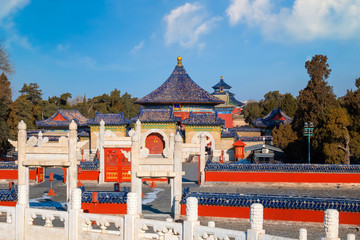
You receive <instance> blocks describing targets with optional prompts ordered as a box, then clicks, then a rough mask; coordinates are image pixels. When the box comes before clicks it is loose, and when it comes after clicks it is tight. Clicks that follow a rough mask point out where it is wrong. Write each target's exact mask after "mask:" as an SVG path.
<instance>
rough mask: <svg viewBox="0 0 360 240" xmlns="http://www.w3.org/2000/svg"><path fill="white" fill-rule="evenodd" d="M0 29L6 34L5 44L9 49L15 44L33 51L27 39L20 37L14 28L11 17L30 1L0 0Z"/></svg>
mask: <svg viewBox="0 0 360 240" xmlns="http://www.w3.org/2000/svg"><path fill="white" fill-rule="evenodd" d="M0 1H1V6H0V28H2V29H4V31H5V33H6V39H5V43H6V45H7V47H8V48H11V45H12V43H16V44H18V45H20V46H22V47H23V48H25V49H28V50H30V51H33V50H34V47H33V46H32V45H31V43H30V42H29V40H28V38H27V37H24V36H21V35H20V34H19V33H18V32H17V31H16V28H15V24H14V22H13V19H12V15H13V14H14V13H16V12H17V11H19V10H21V9H22V8H24V7H25V6H26V5H28V4H29V3H30V0H0Z"/></svg>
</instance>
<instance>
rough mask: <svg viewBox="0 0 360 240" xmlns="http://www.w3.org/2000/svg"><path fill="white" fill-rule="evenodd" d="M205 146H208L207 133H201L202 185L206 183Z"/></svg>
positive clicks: (200, 170)
mask: <svg viewBox="0 0 360 240" xmlns="http://www.w3.org/2000/svg"><path fill="white" fill-rule="evenodd" d="M205 146H206V135H205V133H201V135H200V169H199V172H200V185H204V183H205V165H206V159H205Z"/></svg>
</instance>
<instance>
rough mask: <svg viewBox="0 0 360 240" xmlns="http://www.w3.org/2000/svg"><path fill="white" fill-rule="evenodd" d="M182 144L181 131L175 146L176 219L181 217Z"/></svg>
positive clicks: (174, 200)
mask: <svg viewBox="0 0 360 240" xmlns="http://www.w3.org/2000/svg"><path fill="white" fill-rule="evenodd" d="M182 144H183V139H182V137H181V136H180V134H179V133H177V134H176V136H175V146H174V171H175V178H174V186H173V190H172V191H173V192H174V196H173V199H172V200H173V206H174V207H173V208H172V209H174V215H173V217H174V218H175V219H178V218H179V217H180V211H181V209H180V201H181V195H182Z"/></svg>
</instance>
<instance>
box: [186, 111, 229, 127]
mask: <svg viewBox="0 0 360 240" xmlns="http://www.w3.org/2000/svg"><path fill="white" fill-rule="evenodd" d="M182 123H183V124H184V125H218V126H223V125H224V123H225V121H224V120H223V119H221V118H219V117H218V115H217V113H214V112H208V113H194V112H190V115H189V118H187V119H185V120H184V121H182Z"/></svg>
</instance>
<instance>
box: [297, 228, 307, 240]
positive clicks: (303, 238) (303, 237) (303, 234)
mask: <svg viewBox="0 0 360 240" xmlns="http://www.w3.org/2000/svg"><path fill="white" fill-rule="evenodd" d="M299 240H307V230H306V229H305V228H301V229H300V231H299Z"/></svg>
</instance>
